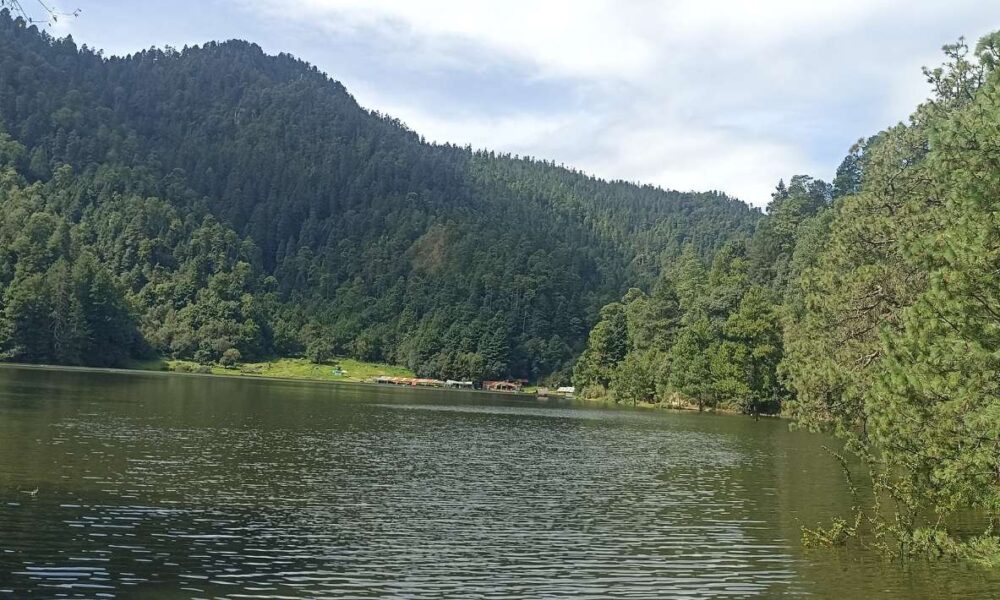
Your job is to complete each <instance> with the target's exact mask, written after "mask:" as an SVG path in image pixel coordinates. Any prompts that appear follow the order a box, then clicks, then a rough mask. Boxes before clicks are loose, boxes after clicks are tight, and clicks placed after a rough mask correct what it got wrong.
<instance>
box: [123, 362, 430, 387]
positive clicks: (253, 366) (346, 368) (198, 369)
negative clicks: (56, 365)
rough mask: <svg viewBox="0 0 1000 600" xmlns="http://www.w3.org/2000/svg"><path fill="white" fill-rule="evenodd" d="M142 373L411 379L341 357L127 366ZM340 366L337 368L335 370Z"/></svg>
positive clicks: (390, 368) (393, 368) (400, 370)
mask: <svg viewBox="0 0 1000 600" xmlns="http://www.w3.org/2000/svg"><path fill="white" fill-rule="evenodd" d="M128 367H129V368H131V369H140V370H144V371H174V372H178V373H206V374H212V375H230V376H233V375H238V376H244V377H266V378H279V379H308V380H312V381H339V382H360V381H367V380H369V379H371V378H373V377H376V376H378V375H389V376H393V377H414V374H413V372H412V371H410V370H409V369H407V368H406V367H400V366H397V365H386V364H381V363H369V362H362V361H358V360H354V359H351V358H341V359H335V360H331V361H329V362H328V363H325V364H316V363H312V362H310V361H308V360H306V359H304V358H276V359H273V360H269V361H263V362H248V363H239V364H237V365H234V366H232V367H223V366H219V365H199V364H198V363H195V362H191V361H186V360H169V359H159V360H149V361H141V362H134V363H132V364H130V365H128ZM338 367H339V369H338Z"/></svg>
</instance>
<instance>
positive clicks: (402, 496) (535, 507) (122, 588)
mask: <svg viewBox="0 0 1000 600" xmlns="http://www.w3.org/2000/svg"><path fill="white" fill-rule="evenodd" d="M827 443H829V440H828V439H826V438H823V437H822V436H818V435H813V434H808V433H805V432H796V431H789V428H788V423H787V422H784V421H781V420H777V419H765V420H761V421H759V422H755V421H754V420H753V419H750V418H744V417H737V416H721V415H708V414H695V413H682V412H668V411H641V410H627V409H622V410H613V409H605V408H595V407H593V406H588V405H582V404H573V403H570V402H567V401H555V400H553V401H539V400H534V399H525V398H515V397H512V396H502V395H490V394H484V393H473V392H466V393H462V392H446V391H437V390H408V389H399V388H388V387H386V388H383V387H375V386H364V385H330V384H313V383H298V382H284V381H264V380H252V379H237V378H220V377H205V376H196V375H172V374H157V373H116V372H94V371H72V370H49V369H28V368H18V367H3V368H0V598H3V597H10V598H18V599H21V598H54V597H60V598H152V599H167V598H169V599H174V598H375V597H397V598H445V597H449V598H527V597H534V598H539V597H574V598H614V597H621V598H786V597H816V598H838V599H840V600H847V599H852V598H892V599H903V598H905V599H923V598H926V599H935V600H937V599H939V598H976V599H979V598H990V597H997V596H1000V574H997V573H991V572H989V571H986V570H983V569H980V568H977V567H973V566H969V565H962V564H954V563H942V564H928V563H924V562H917V563H909V564H906V563H897V562H886V561H883V560H882V559H879V558H878V557H876V556H871V555H867V554H865V553H863V552H858V551H856V550H854V551H852V550H806V549H803V548H802V546H801V541H800V536H801V533H800V527H801V526H802V525H803V524H804V525H808V526H812V525H815V524H817V523H819V522H821V521H822V520H824V519H828V518H830V517H832V516H835V515H838V514H846V512H847V510H848V508H849V506H850V497H849V495H848V493H847V491H846V487H845V485H844V481H843V478H842V476H841V474H840V471H839V467H838V466H837V464H836V462H835V461H834V460H833V459H832V458H831V457H830V456H829V455H828V454H827V452H826V451H825V450H824V449H823V445H824V444H827ZM36 490H37V491H36Z"/></svg>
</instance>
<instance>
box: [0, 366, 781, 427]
mask: <svg viewBox="0 0 1000 600" xmlns="http://www.w3.org/2000/svg"><path fill="white" fill-rule="evenodd" d="M160 364H161V367H162V366H167V365H166V363H160ZM140 365H141V363H140ZM323 366H328V365H323ZM0 369H32V370H36V371H76V372H81V373H107V374H119V375H121V374H124V375H143V374H146V375H162V376H169V375H178V376H191V377H215V378H220V379H243V380H251V381H265V382H267V381H274V382H283V383H312V384H332V385H348V386H366V387H374V388H385V389H404V390H423V391H435V392H464V393H477V394H488V395H491V396H499V397H506V398H517V399H521V400H527V399H534V400H538V401H552V400H557V401H563V402H577V403H580V404H583V405H592V406H601V407H604V408H628V409H632V410H647V411H648V410H659V411H676V412H684V413H700V414H707V415H725V416H736V417H752V415H746V414H744V413H742V412H739V411H736V410H733V409H730V408H720V407H713V408H702V409H699V408H698V406H697V405H695V404H681V403H675V404H666V403H651V402H639V403H636V404H629V403H617V402H614V401H613V400H611V399H609V398H607V397H600V398H584V397H582V396H574V397H567V396H559V395H555V394H553V395H549V396H539V395H538V394H537V393H534V392H496V391H489V390H476V389H464V388H463V389H458V388H447V387H424V386H411V385H391V384H384V383H376V382H374V381H366V380H364V379H357V378H351V377H343V378H338V379H332V378H318V377H294V376H292V377H288V376H280V375H268V374H263V373H262V374H254V373H245V372H242V371H240V370H238V369H225V368H222V367H214V368H213V370H212V372H209V373H196V372H190V371H177V370H173V369H170V368H151V367H143V366H135V367H86V366H79V365H53V364H37V363H15V362H0ZM760 417H761V418H768V419H783V418H786V417H785V416H784V415H782V414H775V415H771V414H761V415H760Z"/></svg>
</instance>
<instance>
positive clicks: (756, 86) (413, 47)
mask: <svg viewBox="0 0 1000 600" xmlns="http://www.w3.org/2000/svg"><path fill="white" fill-rule="evenodd" d="M22 2H23V3H25V6H30V5H29V4H27V3H26V0H22ZM56 6H57V7H58V9H59V10H60V11H64V12H70V11H72V10H75V9H80V11H81V12H80V15H79V16H78V17H76V18H62V19H60V20H59V22H58V23H57V24H55V25H54V26H50V32H51V33H53V34H54V35H58V36H62V35H67V34H70V35H72V36H73V38H74V40H75V41H76V42H77V44H87V45H88V46H90V47H93V48H101V49H103V50H104V51H105V53H106V54H127V53H130V52H133V51H136V50H139V49H143V48H148V47H151V46H158V47H163V46H173V47H175V48H183V47H184V46H185V45H195V44H200V43H203V42H205V41H209V40H223V39H231V38H240V39H246V40H250V41H253V42H256V43H258V44H259V45H260V46H262V47H263V48H264V50H265V51H266V52H269V53H278V52H289V53H291V54H294V55H296V56H297V57H299V58H301V59H303V60H305V61H307V62H309V63H312V64H314V65H316V66H317V67H319V68H320V69H321V70H323V71H324V72H326V73H327V74H328V75H329V76H330V77H332V78H333V79H337V80H339V81H341V82H343V84H344V85H345V86H346V87H347V89H348V91H350V92H351V93H352V94H353V95H354V97H355V98H356V99H357V100H358V102H359V103H360V104H361V105H362V106H364V107H366V108H369V109H373V110H378V111H380V112H382V113H386V114H389V115H392V116H394V117H397V118H399V119H401V120H402V121H403V122H405V123H406V124H407V125H408V126H409V127H410V128H412V129H414V130H415V131H417V132H418V133H420V134H422V135H423V136H425V137H426V138H427V139H428V140H430V141H436V142H451V143H455V144H459V145H471V146H472V147H474V148H488V149H492V150H497V151H503V152H510V153H513V154H519V155H530V156H534V157H537V158H542V159H546V160H552V161H555V162H556V163H561V164H565V165H567V166H571V167H574V168H577V169H580V170H583V171H585V172H588V173H591V174H594V175H598V176H600V177H604V178H608V179H624V180H628V181H635V182H640V183H651V184H654V185H659V186H661V187H664V188H667V189H677V190H682V191H687V190H702V191H703V190H720V191H723V192H726V193H728V194H730V195H733V196H736V197H738V198H740V199H742V200H745V201H747V202H749V203H751V204H754V205H757V206H764V205H765V204H766V203H767V201H768V200H769V198H770V192H771V191H772V190H773V189H774V186H775V184H776V183H777V181H778V180H779V179H780V178H784V179H786V180H787V179H788V178H789V177H791V176H792V175H795V174H799V173H803V174H809V175H812V176H814V177H818V178H821V179H825V180H828V181H829V180H831V179H832V178H833V173H834V171H835V170H836V167H837V165H838V164H839V163H840V160H841V159H842V158H843V156H844V155H845V154H846V153H847V151H848V149H849V148H850V146H851V145H852V144H853V143H854V142H856V141H857V140H858V139H859V138H861V137H864V136H869V135H872V134H874V133H876V132H878V131H879V130H881V129H884V128H885V127H888V126H891V125H893V124H895V123H897V122H899V121H902V120H905V119H906V118H907V116H908V115H909V114H910V112H912V110H913V108H914V107H915V106H916V105H917V104H918V103H919V102H920V101H922V100H923V99H925V98H926V97H927V95H928V92H929V87H928V85H927V83H926V81H925V78H924V76H923V75H922V74H921V67H922V66H925V65H926V66H932V65H936V64H939V63H940V62H941V57H942V55H941V46H942V45H944V44H947V43H952V42H955V41H957V40H958V38H959V37H960V36H965V38H966V39H967V40H969V41H970V43H971V44H973V45H974V43H975V41H976V40H977V39H978V38H979V37H980V36H981V35H983V34H985V33H987V32H988V31H991V30H993V29H998V28H1000V2H998V1H993V0H946V1H945V0H939V1H930V0H824V1H822V2H819V1H815V0H756V1H749V0H660V1H654V0H534V1H530V0H479V1H476V0H465V1H460V0H419V1H414V0H296V1H295V2H281V1H279V0H174V1H169V2H166V1H162V2H161V1H146V2H139V1H135V0H128V1H125V0H100V1H98V0H59V1H58V3H57V4H56Z"/></svg>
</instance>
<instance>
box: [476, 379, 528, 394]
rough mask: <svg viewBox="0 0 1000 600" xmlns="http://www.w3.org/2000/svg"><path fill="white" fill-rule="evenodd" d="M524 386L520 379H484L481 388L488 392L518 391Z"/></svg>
mask: <svg viewBox="0 0 1000 600" xmlns="http://www.w3.org/2000/svg"><path fill="white" fill-rule="evenodd" d="M523 387H524V384H522V383H521V382H520V381H517V380H508V381H484V382H483V389H484V390H487V391H490V392H520V391H521V388H523Z"/></svg>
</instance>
